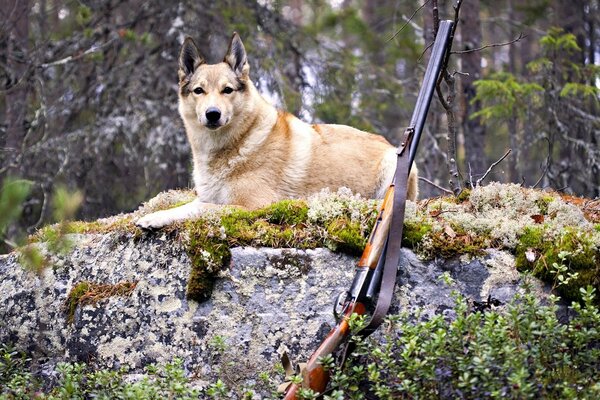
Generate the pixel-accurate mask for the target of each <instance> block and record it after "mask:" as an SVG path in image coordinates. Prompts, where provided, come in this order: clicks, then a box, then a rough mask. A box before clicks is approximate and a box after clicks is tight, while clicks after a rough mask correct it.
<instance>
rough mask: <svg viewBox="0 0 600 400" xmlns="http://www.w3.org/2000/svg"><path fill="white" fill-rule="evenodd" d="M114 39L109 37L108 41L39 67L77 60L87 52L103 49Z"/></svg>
mask: <svg viewBox="0 0 600 400" xmlns="http://www.w3.org/2000/svg"><path fill="white" fill-rule="evenodd" d="M114 41H115V38H112V39H110V40H109V41H107V42H105V43H102V44H100V45H94V46H92V47H90V48H89V49H87V50H86V51H84V52H83V53H79V54H76V55H74V56H68V57H65V58H63V59H60V60H56V61H52V62H48V63H44V64H40V67H41V68H48V67H54V66H56V65H63V64H66V63H69V62H71V61H75V60H78V59H80V58H82V57H85V56H86V55H88V54H92V53H95V52H97V51H98V50H101V49H103V48H104V47H106V46H108V45H109V44H111V43H112V42H114Z"/></svg>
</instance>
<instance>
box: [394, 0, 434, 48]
mask: <svg viewBox="0 0 600 400" xmlns="http://www.w3.org/2000/svg"><path fill="white" fill-rule="evenodd" d="M430 1H431V0H425V3H423V4H422V5H421V6H419V8H417V9H416V10H415V11H414V12H413V13H412V15H411V16H410V17H408V20H407V21H406V22H405V23H404V25H402V27H400V29H398V30H397V31H396V33H394V34H393V35H392V36H391V37H390V38H389V39H388V40H386V43H388V42H391V41H392V40H394V39H395V38H396V36H398V34H400V32H402V30H403V29H404V28H406V26H407V25H408V24H409V23H410V22H411V21H412V19H413V18H414V17H415V15H417V13H418V12H419V11H421V10H422V9H423V7H425V6H426V5H427V3H429V2H430Z"/></svg>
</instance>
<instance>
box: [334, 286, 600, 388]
mask: <svg viewBox="0 0 600 400" xmlns="http://www.w3.org/2000/svg"><path fill="white" fill-rule="evenodd" d="M594 292H595V291H594V289H593V288H587V289H581V297H582V302H583V304H579V303H574V304H573V305H572V308H573V310H574V311H575V313H574V315H575V316H574V317H573V318H572V319H571V320H570V321H569V322H568V323H567V324H564V325H563V324H561V323H560V322H559V320H558V317H557V314H556V313H557V311H558V308H557V306H556V305H554V304H551V305H549V306H548V305H542V304H541V303H540V301H539V300H538V299H536V298H535V296H534V295H533V294H532V293H531V292H529V291H528V290H526V293H525V294H524V295H522V296H518V297H517V298H515V300H514V301H513V302H511V303H510V304H509V305H508V307H507V309H506V311H502V312H498V311H486V312H481V311H477V312H472V311H471V310H470V309H469V306H468V305H467V301H466V299H465V298H464V297H462V296H461V295H458V294H456V293H455V299H456V303H455V307H454V311H455V313H456V318H455V319H454V320H452V321H448V320H446V319H444V318H443V317H442V316H439V315H438V316H434V317H432V318H431V319H429V320H425V321H423V320H420V319H419V318H418V316H414V315H409V314H408V313H405V314H402V315H400V316H398V317H393V318H390V321H389V323H390V327H389V328H388V329H387V333H386V334H385V335H384V338H383V340H381V341H380V342H376V341H375V340H373V339H368V340H366V341H363V340H360V339H359V340H357V343H356V345H357V347H356V350H355V351H354V352H353V359H351V362H350V363H349V364H348V367H346V368H345V369H343V370H341V369H339V368H336V369H335V370H334V373H333V375H332V384H331V388H332V389H334V390H336V391H337V393H339V392H341V393H343V397H342V396H339V395H336V396H338V397H339V398H350V399H362V398H367V397H368V398H372V397H373V396H375V397H377V398H442V399H452V398H463V399H476V398H519V399H523V398H556V399H558V398H560V399H575V398H597V397H598V396H599V395H600V384H599V381H598V375H597V371H598V368H600V361H599V358H598V356H600V330H599V329H598V326H600V311H599V310H598V308H597V307H596V306H595V305H594V301H593V298H594ZM367 394H368V396H367Z"/></svg>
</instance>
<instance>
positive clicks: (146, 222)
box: [135, 211, 172, 229]
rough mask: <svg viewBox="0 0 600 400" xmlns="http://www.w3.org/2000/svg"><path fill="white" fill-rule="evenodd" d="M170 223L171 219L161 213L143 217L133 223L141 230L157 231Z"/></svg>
mask: <svg viewBox="0 0 600 400" xmlns="http://www.w3.org/2000/svg"><path fill="white" fill-rule="evenodd" d="M171 222H172V218H171V217H170V216H169V215H167V213H164V212H162V211H158V212H155V213H152V214H148V215H145V216H143V217H142V218H140V219H138V220H137V221H135V224H136V225H137V226H139V227H140V228H142V229H159V228H162V227H163V226H166V225H169V224H170V223H171Z"/></svg>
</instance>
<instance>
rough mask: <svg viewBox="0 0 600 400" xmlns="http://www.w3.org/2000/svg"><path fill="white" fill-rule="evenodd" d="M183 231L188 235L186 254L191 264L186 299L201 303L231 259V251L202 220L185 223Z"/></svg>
mask: <svg viewBox="0 0 600 400" xmlns="http://www.w3.org/2000/svg"><path fill="white" fill-rule="evenodd" d="M185 229H186V231H187V233H188V235H189V240H188V243H187V253H188V255H189V257H190V260H191V262H192V269H191V271H190V276H189V278H188V283H187V297H188V299H192V300H196V301H202V300H205V299H206V298H207V297H208V296H209V295H210V293H211V291H212V288H213V284H214V280H215V277H216V275H217V274H218V273H219V271H220V270H221V268H223V266H225V265H226V264H227V263H228V262H229V260H230V259H231V251H230V250H229V245H228V243H227V242H226V241H225V240H224V239H221V237H220V236H218V235H217V232H213V231H212V228H211V224H210V223H209V222H208V221H206V220H204V219H199V220H196V221H189V222H186V224H185Z"/></svg>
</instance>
